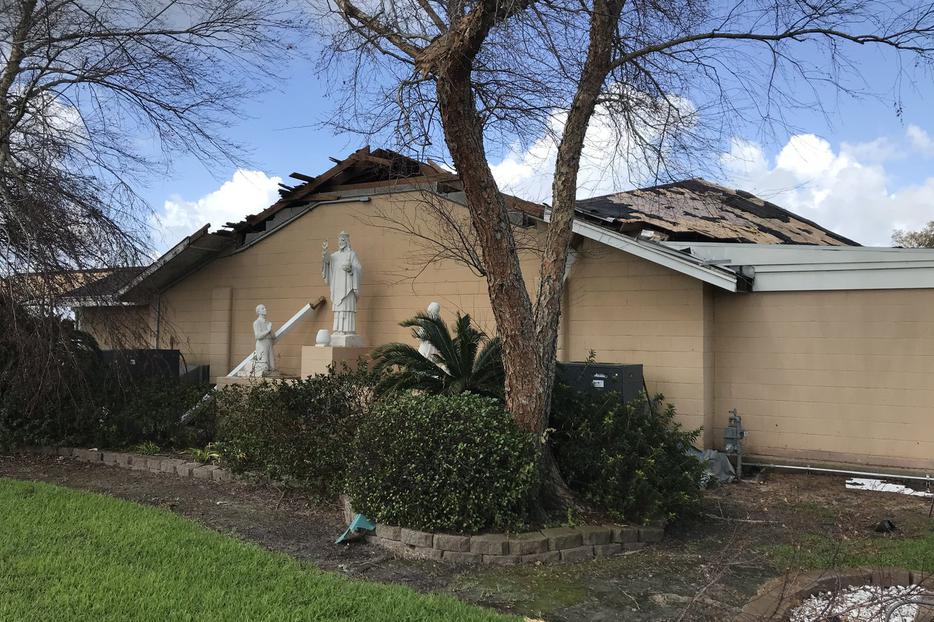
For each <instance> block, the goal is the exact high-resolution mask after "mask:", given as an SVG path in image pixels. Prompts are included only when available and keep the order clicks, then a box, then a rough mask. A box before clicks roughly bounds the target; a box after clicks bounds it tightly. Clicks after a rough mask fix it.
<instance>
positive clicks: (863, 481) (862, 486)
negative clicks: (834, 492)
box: [846, 477, 934, 498]
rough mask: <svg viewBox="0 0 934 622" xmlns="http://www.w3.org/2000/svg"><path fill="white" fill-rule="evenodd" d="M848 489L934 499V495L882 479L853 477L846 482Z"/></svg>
mask: <svg viewBox="0 0 934 622" xmlns="http://www.w3.org/2000/svg"><path fill="white" fill-rule="evenodd" d="M846 487H847V488H849V489H850V490H871V491H873V492H897V493H898V494H900V495H909V496H912V497H928V498H930V497H932V496H934V494H932V493H930V492H924V491H923V490H913V489H911V488H908V487H907V486H902V485H901V484H890V483H889V482H883V481H882V480H881V479H870V478H865V477H851V478H850V479H848V480H846Z"/></svg>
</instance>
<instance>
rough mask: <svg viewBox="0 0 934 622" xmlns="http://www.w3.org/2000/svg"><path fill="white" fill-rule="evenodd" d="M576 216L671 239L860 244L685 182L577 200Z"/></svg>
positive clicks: (773, 208) (738, 196)
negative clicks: (655, 233) (654, 233)
mask: <svg viewBox="0 0 934 622" xmlns="http://www.w3.org/2000/svg"><path fill="white" fill-rule="evenodd" d="M576 211H577V216H578V217H579V218H580V217H582V218H585V219H587V220H590V221H592V222H596V223H598V224H600V225H601V226H604V227H606V228H609V229H612V230H614V231H617V232H620V233H625V234H629V235H638V234H639V233H642V232H643V231H646V230H649V231H655V232H659V233H661V234H663V236H664V237H666V238H667V239H669V240H672V241H686V242H744V243H753V244H814V245H819V246H859V244H858V243H857V242H854V241H853V240H850V239H848V238H845V237H843V236H842V235H839V234H837V233H834V232H833V231H830V230H829V229H826V228H824V227H822V226H820V225H819V224H817V223H815V222H813V221H811V220H808V219H807V218H802V217H801V216H798V215H797V214H793V213H792V212H789V211H788V210H786V209H784V208H782V207H779V206H778V205H775V204H774V203H770V202H768V201H765V200H763V199H760V198H759V197H757V196H755V195H753V194H751V193H749V192H745V191H743V190H731V189H729V188H725V187H723V186H720V185H717V184H715V183H712V182H709V181H706V180H704V179H688V180H684V181H678V182H674V183H670V184H664V185H660V186H653V187H651V188H642V189H639V190H629V191H627V192H618V193H616V194H609V195H606V196H601V197H593V198H591V199H585V200H583V201H578V202H577V208H576Z"/></svg>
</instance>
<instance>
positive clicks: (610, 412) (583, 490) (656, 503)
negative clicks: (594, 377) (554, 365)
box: [551, 380, 704, 522]
mask: <svg viewBox="0 0 934 622" xmlns="http://www.w3.org/2000/svg"><path fill="white" fill-rule="evenodd" d="M551 427H552V428H554V432H553V434H552V436H551V442H552V446H553V449H554V454H555V459H556V460H557V462H558V468H559V470H560V471H561V474H562V475H563V476H564V479H565V482H566V483H567V484H568V486H569V487H570V488H571V489H572V490H573V491H575V492H577V493H578V494H581V495H582V496H583V497H584V498H585V499H586V500H587V501H588V502H590V503H592V504H594V505H595V506H597V507H598V508H600V509H603V510H606V511H608V512H609V513H610V514H612V515H614V516H615V517H617V518H618V519H621V520H627V521H635V522H638V521H647V520H652V519H659V518H661V519H673V518H675V517H676V516H678V515H682V514H686V513H691V512H693V511H694V510H695V509H696V508H697V507H698V504H699V502H700V489H699V483H700V481H701V477H702V475H703V472H704V466H703V464H702V463H701V462H700V461H699V460H698V459H696V458H695V457H693V456H691V455H687V453H686V452H687V451H688V450H689V448H690V447H691V446H692V445H693V444H694V441H696V440H697V437H698V435H699V434H700V430H693V431H687V430H684V429H682V427H681V425H680V424H679V423H677V422H676V421H675V409H674V406H672V405H671V404H667V405H666V404H664V403H663V397H662V396H661V395H658V396H656V397H655V398H654V399H652V400H651V401H650V400H647V399H646V397H645V395H644V394H643V395H641V396H640V397H639V398H638V399H636V400H634V401H633V402H631V403H630V404H624V403H623V402H622V400H621V399H620V396H619V394H617V393H612V392H610V393H604V392H596V391H594V392H580V391H576V390H574V389H572V388H571V387H569V386H567V385H565V384H563V383H562V382H560V380H559V381H558V382H556V383H555V390H554V394H553V398H552V411H551Z"/></svg>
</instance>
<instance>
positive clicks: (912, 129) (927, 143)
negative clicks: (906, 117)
mask: <svg viewBox="0 0 934 622" xmlns="http://www.w3.org/2000/svg"><path fill="white" fill-rule="evenodd" d="M905 134H906V135H907V136H908V140H909V141H910V142H911V144H912V146H913V147H914V148H915V149H917V150H918V151H922V152H924V153H929V154H934V138H931V135H930V134H928V133H927V132H925V131H924V130H923V129H922V128H920V127H918V126H917V125H909V126H908V128H907V129H906V130H905Z"/></svg>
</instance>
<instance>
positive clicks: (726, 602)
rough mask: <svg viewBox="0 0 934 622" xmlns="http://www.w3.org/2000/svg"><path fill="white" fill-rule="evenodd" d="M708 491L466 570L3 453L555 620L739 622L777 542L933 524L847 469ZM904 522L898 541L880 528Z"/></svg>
mask: <svg viewBox="0 0 934 622" xmlns="http://www.w3.org/2000/svg"><path fill="white" fill-rule="evenodd" d="M763 475H764V477H763V476H762V475H760V477H758V478H756V479H755V480H747V481H745V482H741V483H737V484H730V485H727V486H724V487H721V488H719V489H717V490H714V491H710V492H708V493H707V494H706V496H705V502H704V504H705V508H704V515H703V516H702V517H701V518H700V519H697V520H694V521H692V522H689V523H681V524H676V525H673V526H671V527H669V529H668V531H667V533H666V537H665V541H664V542H663V543H662V544H659V545H656V546H653V547H650V548H647V549H644V550H642V551H637V552H633V553H629V554H627V555H624V556H620V557H616V558H611V559H607V560H599V561H594V562H586V563H580V564H559V565H542V566H527V567H525V566H514V567H508V568H488V567H469V566H462V567H454V566H449V565H445V564H440V563H434V562H418V561H408V560H401V559H395V558H393V557H392V556H391V555H389V554H387V553H385V552H384V551H383V550H382V549H379V548H376V547H373V546H370V545H366V544H344V545H337V544H334V540H335V538H336V537H337V535H338V534H340V532H341V530H342V524H341V512H340V508H339V507H337V506H336V505H334V506H333V507H322V506H321V505H320V504H316V503H314V502H312V501H310V500H309V499H307V498H305V497H303V496H301V495H300V494H298V493H296V492H295V491H283V490H279V489H276V488H273V487H269V486H259V485H248V484H240V483H236V484H230V483H218V482H209V481H203V480H195V479H183V478H179V477H175V476H171V475H167V474H155V473H148V472H141V471H130V470H125V469H118V468H116V467H111V466H105V465H95V464H89V463H83V462H78V461H75V460H72V459H66V458H55V457H41V456H31V455H30V456H24V455H16V456H12V455H0V477H10V478H16V479H34V480H41V481H45V482H51V483H55V484H60V485H63V486H68V487H71V488H77V489H81V490H89V491H94V492H99V493H103V494H108V495H111V496H114V497H119V498H122V499H128V500H130V501H135V502H137V503H141V504H145V505H152V506H157V507H162V508H165V509H167V510H170V511H172V512H175V513H176V514H179V515H181V516H184V517H186V518H189V519H191V520H195V521H197V522H199V523H201V524H203V525H205V526H207V527H209V528H211V529H215V530H217V531H220V532H223V533H225V534H229V535H232V536H235V537H238V538H242V539H244V540H249V541H252V542H255V543H257V544H259V545H261V546H264V547H266V548H268V549H270V550H275V551H280V552H283V553H286V554H288V555H291V556H293V557H295V558H298V559H301V560H303V561H307V562H310V563H312V564H314V565H316V566H318V567H320V568H323V569H325V570H330V571H335V572H339V573H342V574H344V575H346V576H348V577H351V578H354V579H361V580H368V581H378V582H384V583H399V584H404V585H408V586H410V587H412V588H414V589H416V590H420V591H432V592H440V593H448V594H452V595H454V596H456V597H457V598H460V599H462V600H465V601H469V602H473V603H476V604H479V605H483V606H488V607H494V608H496V609H499V610H501V611H504V612H509V613H517V614H523V615H527V616H531V617H540V618H543V619H545V620H548V621H552V620H554V621H568V622H570V621H575V622H576V621H583V620H591V621H610V620H631V621H634V622H638V621H642V620H677V621H682V620H726V619H730V618H732V617H733V615H735V614H736V613H737V612H738V611H739V609H740V608H741V607H742V605H743V604H745V603H746V602H747V601H748V600H749V598H750V597H751V596H752V595H754V594H755V592H756V590H757V589H758V587H759V586H760V585H762V584H763V583H764V582H765V581H767V580H769V579H771V578H774V577H776V576H780V575H781V574H782V570H781V569H779V568H777V567H776V566H775V564H774V562H772V561H771V558H770V557H769V552H770V551H771V550H772V547H774V545H776V544H782V543H785V544H792V545H794V544H795V543H797V542H801V541H802V538H803V537H804V536H806V535H808V534H812V535H817V536H820V537H827V538H833V539H841V538H842V539H853V538H873V537H912V536H917V535H921V534H924V533H926V532H927V530H929V529H930V528H931V523H930V521H929V520H928V518H927V513H928V507H929V505H930V501H929V500H927V499H922V498H912V497H907V496H903V495H897V494H889V493H867V492H855V491H848V490H846V489H845V488H844V480H845V478H844V477H837V476H817V475H807V474H777V473H766V474H763ZM883 519H890V520H892V521H894V522H895V524H896V525H897V526H898V527H899V532H898V533H897V534H896V535H882V534H877V533H875V532H874V531H873V526H874V525H875V524H877V523H878V522H879V521H881V520H883Z"/></svg>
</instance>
